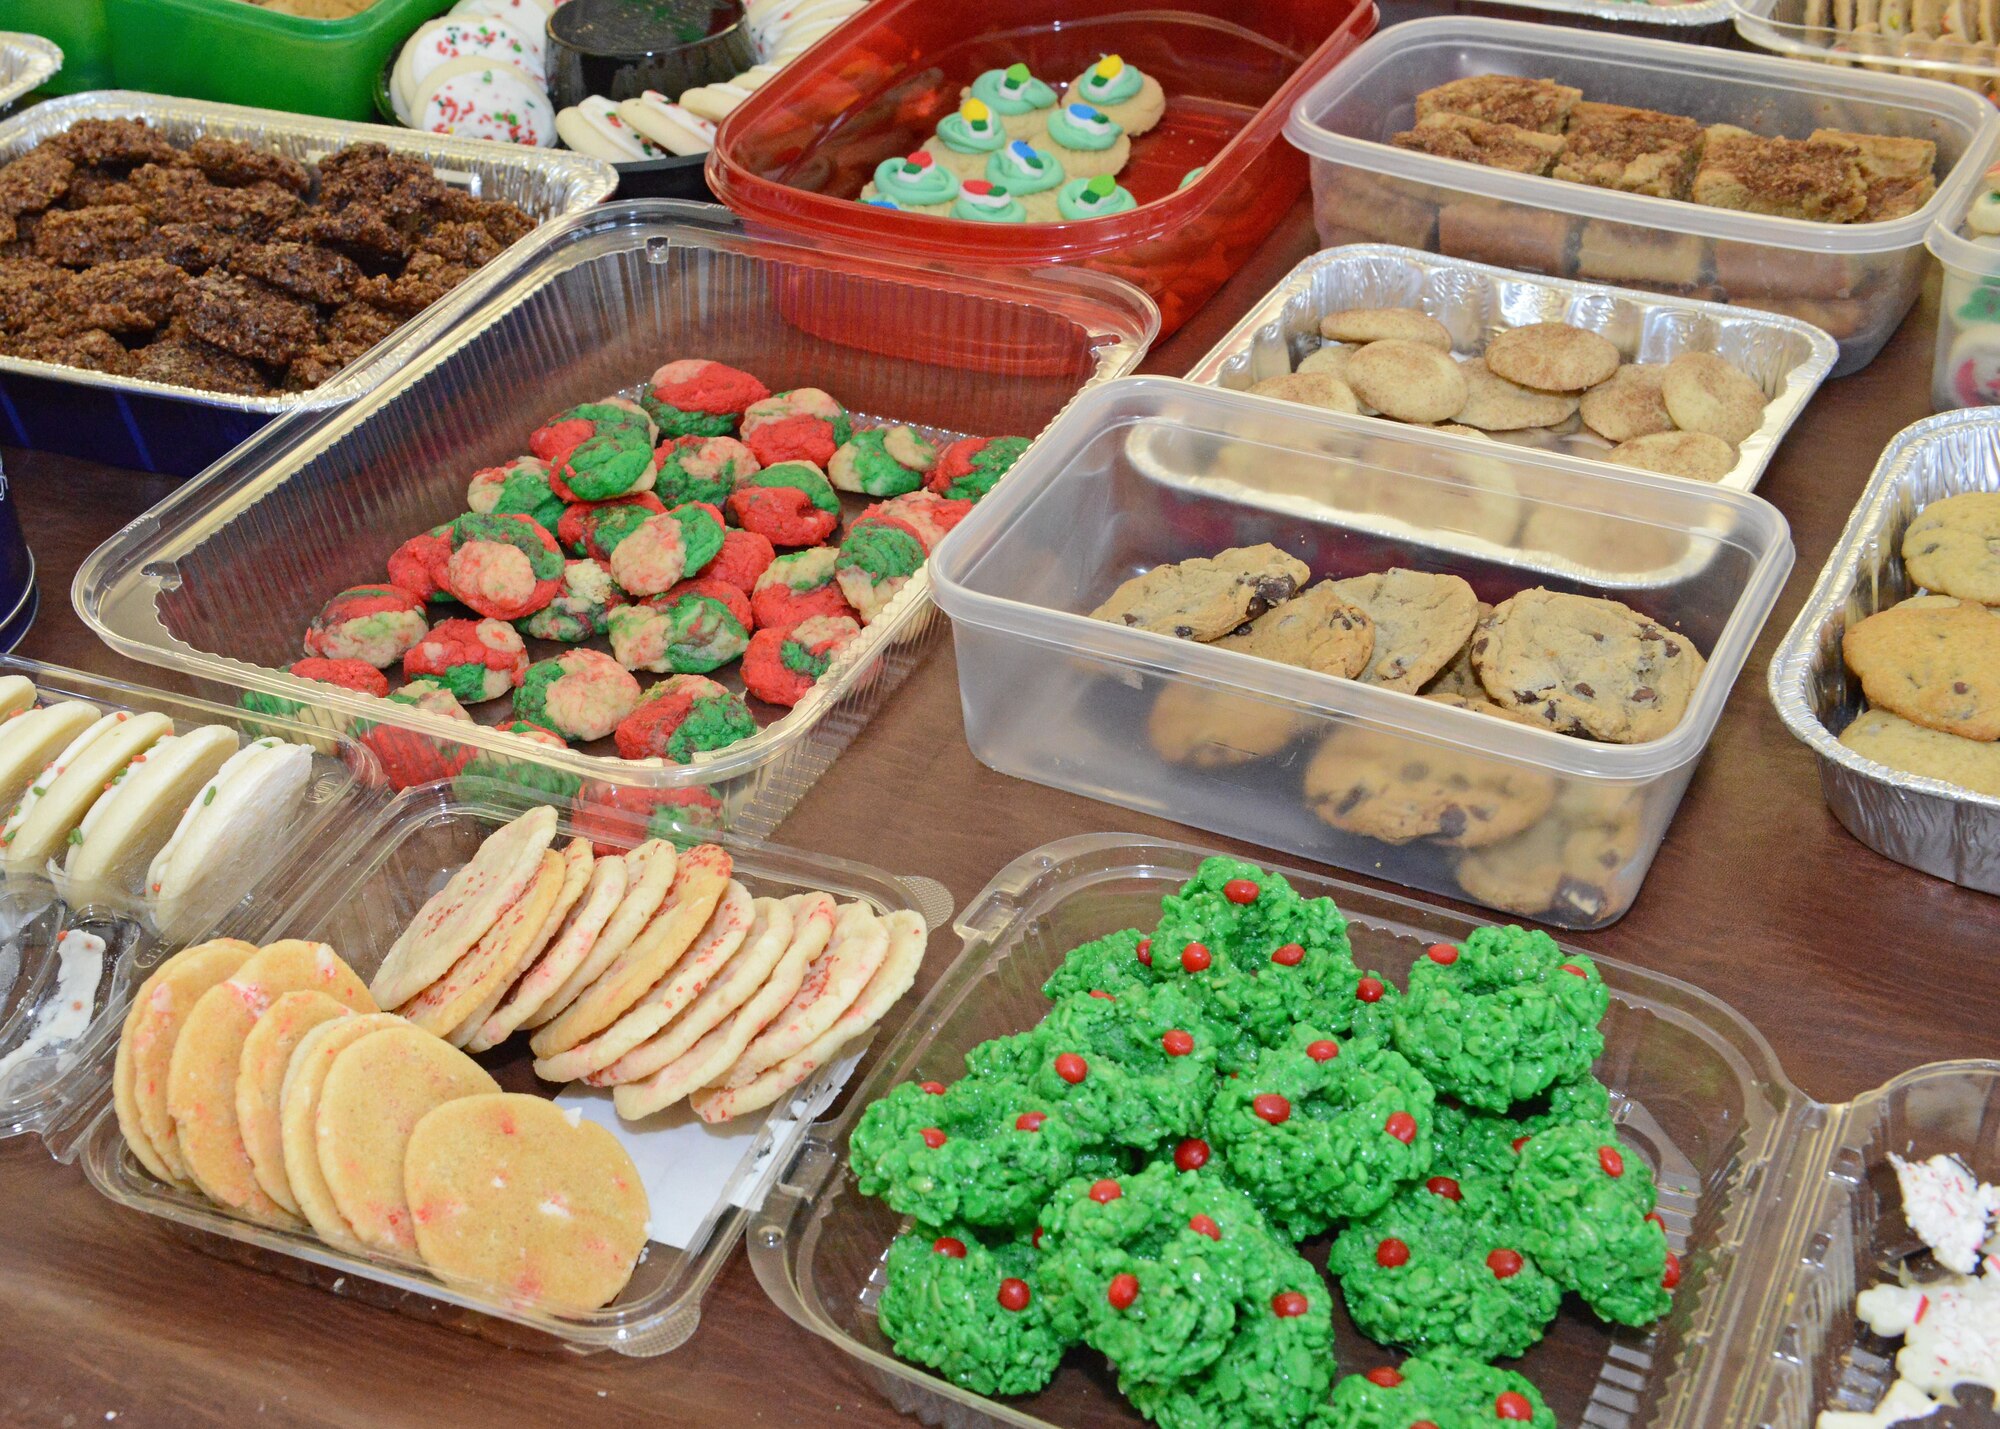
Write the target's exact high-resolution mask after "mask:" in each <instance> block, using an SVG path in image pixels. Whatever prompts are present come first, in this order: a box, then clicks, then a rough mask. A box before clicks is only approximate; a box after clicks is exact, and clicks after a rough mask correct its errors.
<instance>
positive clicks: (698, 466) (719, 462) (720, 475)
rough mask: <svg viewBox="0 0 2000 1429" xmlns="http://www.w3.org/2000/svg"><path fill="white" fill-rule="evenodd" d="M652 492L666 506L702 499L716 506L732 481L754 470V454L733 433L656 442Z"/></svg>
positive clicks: (726, 495) (736, 480)
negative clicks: (654, 474) (656, 464)
mask: <svg viewBox="0 0 2000 1429" xmlns="http://www.w3.org/2000/svg"><path fill="white" fill-rule="evenodd" d="M654 456H655V457H656V458H657V459H658V462H659V474H658V475H656V476H655V477H654V478H653V494H654V495H656V496H658V497H659V498H660V499H661V500H662V501H663V502H665V503H666V504H667V505H669V506H678V505H679V504H680V503H681V502H683V501H705V502H707V503H708V504H709V505H710V506H720V505H722V503H723V502H724V501H726V500H728V499H729V493H730V492H732V491H734V490H735V489H736V483H737V482H739V481H741V480H742V479H743V478H744V477H746V476H749V475H750V474H751V473H752V472H754V471H756V470H757V466H758V462H757V458H756V457H755V456H754V455H753V454H752V453H751V451H750V448H748V447H746V446H744V445H743V443H741V442H739V441H737V440H736V439H735V438H734V437H723V436H707V437H698V436H686V437H675V438H673V439H672V440H671V441H665V442H662V443H660V446H659V450H658V451H656V452H655V453H654Z"/></svg>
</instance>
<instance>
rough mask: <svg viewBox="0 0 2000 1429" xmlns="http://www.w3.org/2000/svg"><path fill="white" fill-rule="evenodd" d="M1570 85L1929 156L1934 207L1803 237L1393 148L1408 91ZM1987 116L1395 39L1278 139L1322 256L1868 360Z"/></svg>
mask: <svg viewBox="0 0 2000 1429" xmlns="http://www.w3.org/2000/svg"><path fill="white" fill-rule="evenodd" d="M1480 74H1511V75H1523V76H1527V77H1530V78H1538V79H1553V80H1557V81H1559V82H1561V83H1564V84H1569V85H1574V86H1575V87H1577V88H1579V89H1581V90H1582V91H1583V92H1584V96H1585V97H1586V98H1588V99H1592V100H1600V101H1605V102H1609V103H1616V104H1629V105H1638V106H1641V107H1644V108H1648V109H1659V110H1664V111H1665V112H1667V113H1670V114H1682V115H1687V116H1689V117H1691V118H1694V119H1696V120H1699V121H1700V122H1701V123H1703V124H1736V125H1740V126H1742V127H1743V128H1746V129H1749V130H1751V131H1752V132H1753V133H1757V134H1762V135H1766V136H1774V137H1775V136H1783V137H1786V138H1792V139H1803V138H1805V137H1806V136H1807V135H1808V134H1810V133H1811V132H1812V131H1813V130H1814V129H1818V128H1822V127H1824V128H1831V129H1842V130H1848V131H1852V132H1855V133H1863V134H1880V135H1889V136H1901V137H1912V138H1923V139H1930V140H1932V141H1934V142H1935V143H1936V144H1937V148H1938V162H1937V183H1938V189H1937V193H1936V194H1935V195H1934V196H1933V197H1932V198H1931V200H1930V202H1929V203H1927V204H1925V205H1924V206H1923V207H1922V208H1921V209H1919V210H1917V212H1915V213H1913V214H1910V215H1908V216H1907V217H1904V218H1897V219H1889V220H1886V221H1884V222H1881V223H1848V224H1833V223H1813V222H1810V221H1808V220H1805V219H1796V218H1777V217H1773V216H1770V215H1767V214H1758V213H1745V212H1740V211H1738V210H1735V209H1723V208H1709V207H1705V206H1703V205H1701V204H1696V203H1686V202H1682V201H1680V200H1677V199H1669V198H1654V197H1651V196H1649V195H1645V194H1630V193H1623V192H1620V191H1618V190H1615V189H1604V188H1596V187H1593V186H1591V185H1588V184H1577V183H1568V182H1565V181H1563V180H1561V179H1555V178H1544V177H1541V176H1539V175H1535V174H1517V173H1512V172H1507V171H1504V170H1501V169H1493V168H1484V167H1482V166H1480V165H1477V164H1469V163H1462V162H1460V161H1458V160H1455V159H1444V158H1438V157H1436V156H1435V155H1431V154H1420V153H1415V152H1412V151H1410V150H1405V149H1398V148H1395V147H1393V146H1392V145H1391V144H1390V143H1389V140H1390V137H1391V136H1392V135H1395V134H1397V133H1399V132H1401V131H1402V130H1405V129H1408V128H1409V127H1410V126H1411V125H1412V124H1413V123H1414V122H1415V108H1416V98H1417V95H1418V93H1419V92H1421V91H1423V90H1426V89H1430V88H1432V87H1433V86H1436V85H1440V84H1444V83H1447V82H1448V81H1451V80H1454V79H1461V78H1464V77H1466V76H1468V75H1480ZM1996 133H2000V113H1996V112H1995V110H1994V107H1993V106H1992V105H1991V104H1989V103H1987V102H1986V101H1985V100H1984V99H1982V98H1980V97H1979V96H1978V95H1976V94H1972V93H1969V92H1967V91H1965V90H1953V89H1950V88H1948V87H1946V86H1942V85H1936V84H1926V83H1922V82H1919V81H1916V80H1909V79H1904V78H1902V77H1901V76H1898V75H1888V74H1876V73H1873V72H1871V71H1866V70H1842V69H1833V68H1824V69H1811V70H1801V69H1800V68H1799V67H1798V65H1797V64H1796V63H1794V62H1792V61H1789V60H1782V59H1775V58H1771V57H1767V56H1762V55H1748V54H1740V53H1736V52H1734V51H1729V50H1718V49H1707V48H1699V47H1692V46H1688V45H1679V44H1674V43H1672V42H1671V41H1666V40H1650V39H1641V38H1638V37H1635V36H1632V35H1625V34H1590V33H1580V32H1577V31H1571V30H1561V29H1555V28H1552V27H1549V26H1543V25H1532V24H1525V23H1522V22H1519V21H1512V20H1458V19H1430V20H1412V21H1410V22H1409V23H1407V24H1402V25H1395V26H1392V27H1390V28H1389V29H1386V30H1384V31H1383V32H1382V33H1380V34H1378V35H1376V36H1375V37H1374V38H1373V39H1371V40H1369V41H1368V42H1367V43H1366V44H1364V45H1363V46H1362V47H1361V48H1360V49H1358V50H1356V51H1355V52H1354V54H1353V55H1352V56H1351V57H1350V58H1349V59H1348V60H1347V61H1346V62H1345V63H1343V64H1342V65H1341V66H1340V67H1339V68H1338V69H1336V70H1334V71H1333V73H1331V74H1329V75H1328V76H1327V77H1326V78H1325V79H1323V80H1321V81H1320V82H1319V83H1318V84H1317V85H1315V86H1314V87H1313V89H1312V91H1311V92H1310V93H1308V94H1307V95H1306V96H1305V98H1303V99H1301V100H1300V101H1299V103H1298V105H1297V107H1296V108H1295V109H1294V110H1293V111H1292V117H1291V120H1290V121H1289V122H1288V123H1287V124H1286V126H1285V134H1286V137H1288V138H1289V139H1290V140H1291V141H1292V142H1293V143H1294V144H1296V145H1298V146H1299V147H1300V148H1301V149H1303V150H1305V151H1306V153H1307V154H1309V155H1311V156H1312V178H1313V203H1314V216H1315V220H1316V222H1317V224H1318V228H1319V239H1320V242H1321V243H1322V244H1323V245H1325V246H1326V247H1329V248H1331V247H1335V246H1338V245H1340V244H1343V243H1376V242H1382V243H1398V244H1402V245H1404V246H1406V247H1410V248H1423V249H1428V250H1430V251H1432V252H1437V253H1446V254H1450V255H1452V256H1453V257H1458V258H1471V259H1474V260H1475V261H1478V262H1482V263H1493V264H1497V265H1499V266H1500V267H1503V268H1519V269H1523V270H1526V271H1529V272H1535V273H1548V274H1552V275H1554V276H1557V277H1564V278H1583V279H1588V280H1591V281H1595V282H1600V283H1614V284H1617V285H1619V286H1621V287H1628V288H1655V289H1659V290H1661V291H1665V292H1674V293H1682V294H1685V295H1687V296H1690V297H1699V298H1706V299H1710V300H1713V301H1717V302H1726V303H1729V304H1730V305H1731V306H1734V307H1753V308H1762V309H1765V310H1767V311H1771V312H1778V313H1784V314H1787V315H1789V316H1792V317H1798V318H1803V319H1805V320H1806V321H1807V322H1810V323H1812V324H1813V325H1814V326H1815V327H1819V328H1822V329H1824V330H1825V331H1827V332H1828V333H1831V334H1832V335H1833V337H1834V338H1835V339H1836V340H1837V341H1838V342H1839V343H1840V361H1839V363H1838V364H1837V365H1836V366H1835V368H1834V370H1833V375H1834V376H1835V377H1844V376H1846V375H1847V374H1848V373H1851V372H1857V371H1859V370H1860V369H1861V368H1863V367H1865V366H1867V365H1868V364H1869V363H1870V362H1872V361H1874V359H1875V354H1876V353H1878V352H1879V351H1881V349H1882V345H1883V344H1884V343H1885V342H1887V341H1888V340H1889V335H1890V334H1891V333H1892V332H1894V331H1895V330H1896V325H1897V324H1898V323H1900V322H1901V321H1902V320H1903V315H1904V314H1905V313H1907V312H1909V310H1910V307H1911V305H1912V304H1914V303H1915V302H1916V300H1917V293H1918V291H1919V289H1921V287H1922V286H1923V278H1924V269H1925V266H1926V265H1925V262H1924V249H1923V245H1924V231H1925V229H1926V228H1927V227H1928V226H1929V225H1930V223H1931V222H1932V220H1933V219H1935V218H1936V217H1937V216H1938V215H1940V214H1943V213H1952V214H1957V213H1960V212H1963V211H1964V207H1965V204H1966V202H1967V201H1968V200H1969V199H1970V198H1971V196H1972V191H1973V186H1974V185H1976V184H1977V183H1978V182H1979V176H1980V165H1981V164H1982V163H1983V162H1984V159H1985V154H1986V151H1987V148H1988V146H1989V145H1990V144H1991V142H1992V139H1993V136H1994V135H1995V134H1996Z"/></svg>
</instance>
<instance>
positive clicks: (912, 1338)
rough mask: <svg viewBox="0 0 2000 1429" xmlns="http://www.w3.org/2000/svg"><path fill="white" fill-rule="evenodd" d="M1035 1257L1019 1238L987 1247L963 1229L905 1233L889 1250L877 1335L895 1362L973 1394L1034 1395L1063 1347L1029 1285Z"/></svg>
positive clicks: (1034, 1286) (1045, 1306) (1036, 1289)
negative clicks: (929, 1372)
mask: <svg viewBox="0 0 2000 1429" xmlns="http://www.w3.org/2000/svg"><path fill="white" fill-rule="evenodd" d="M953 1232H956V1233H955V1234H954V1233H953ZM1039 1260H1040V1256H1039V1255H1038V1254H1037V1253H1036V1251H1035V1249H1034V1247H1033V1246H1032V1245H1030V1244H1029V1243H1028V1242H1027V1241H1026V1240H1025V1239H1021V1240H1004V1241H997V1242H996V1243H995V1244H994V1245H993V1246H991V1247H989V1246H988V1245H987V1244H986V1242H985V1241H983V1240H982V1239H980V1237H979V1236H978V1234H977V1233H976V1232H974V1231H972V1230H971V1229H969V1228H966V1227H952V1228H949V1229H948V1230H947V1231H946V1233H945V1234H942V1235H938V1234H934V1233H933V1232H932V1231H929V1230H923V1229H917V1230H911V1231H905V1232H904V1233H903V1234H902V1235H900V1236H898V1237H896V1239H895V1241H894V1242H893V1243H892V1244H891V1245H890V1247H889V1256H888V1261H887V1265H886V1267H885V1272H884V1278H883V1283H882V1298H881V1300H880V1302H879V1303H878V1304H877V1306H876V1315H877V1317H878V1321H879V1323H880V1325H881V1327H882V1333H883V1334H884V1335H886V1336H888V1338H889V1342H890V1343H891V1344H892V1345H894V1346H895V1348H896V1353H897V1354H899V1355H901V1356H902V1357H903V1358H904V1359H906V1360H909V1361H911V1362H912V1363H914V1364H920V1365H924V1366H926V1367H928V1368H930V1369H934V1370H936V1371H937V1372H938V1373H939V1374H941V1375H943V1376H944V1377H945V1378H946V1379H948V1380H950V1381H951V1382H952V1383H953V1384H956V1385H960V1386H962V1387H963V1388H966V1389H969V1390H971V1391H972V1392H973V1393H975V1394H1033V1393H1034V1392H1035V1391H1036V1390H1038V1389H1041V1388H1042V1387H1043V1386H1044V1385H1046V1384H1047V1383H1048V1382H1049V1381H1050V1380H1051V1379H1053V1378H1054V1377H1055V1372H1056V1369H1057V1367H1058V1366H1059V1365H1060V1364H1061V1363H1062V1357H1063V1351H1064V1350H1066V1349H1067V1348H1068V1347H1069V1343H1070V1342H1069V1340H1067V1339H1066V1338H1065V1337H1064V1336H1062V1335H1061V1334H1059V1333H1058V1332H1057V1330H1056V1328H1055V1325H1054V1321H1053V1317H1052V1316H1051V1314H1050V1309H1049V1301H1048V1299H1047V1297H1046V1295H1045V1293H1044V1292H1043V1290H1042V1289H1041V1287H1040V1285H1039V1283H1038V1280H1037V1263H1038V1261H1039Z"/></svg>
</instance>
